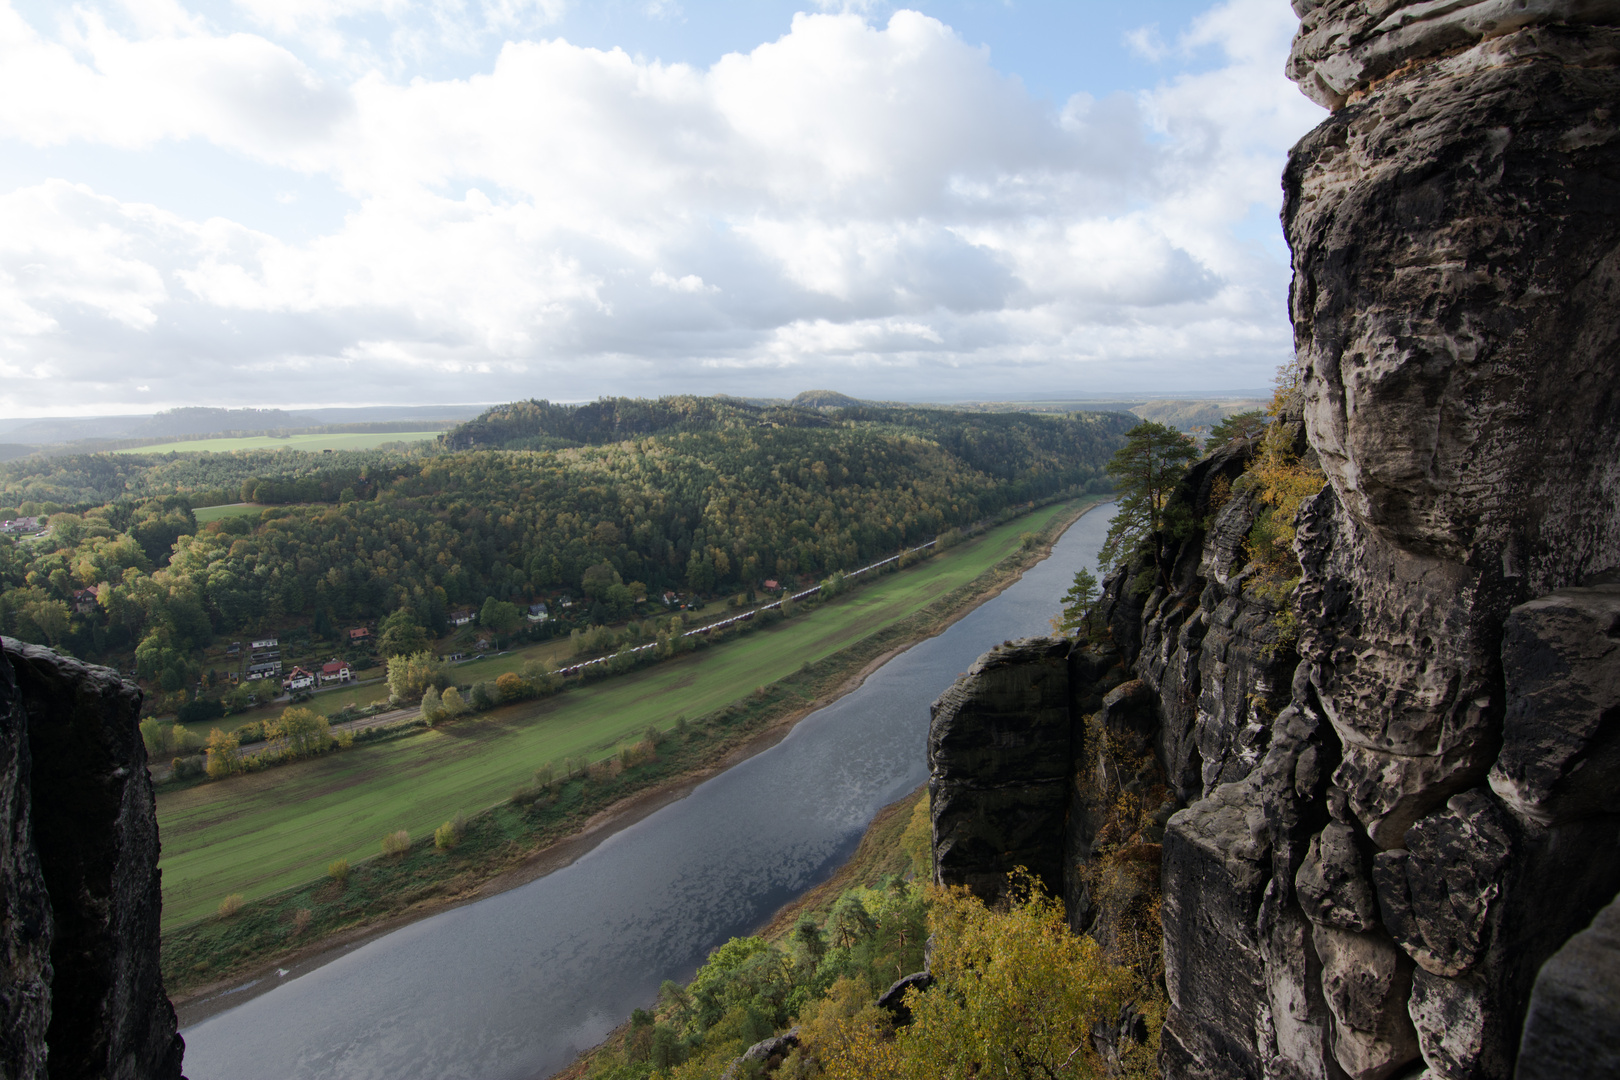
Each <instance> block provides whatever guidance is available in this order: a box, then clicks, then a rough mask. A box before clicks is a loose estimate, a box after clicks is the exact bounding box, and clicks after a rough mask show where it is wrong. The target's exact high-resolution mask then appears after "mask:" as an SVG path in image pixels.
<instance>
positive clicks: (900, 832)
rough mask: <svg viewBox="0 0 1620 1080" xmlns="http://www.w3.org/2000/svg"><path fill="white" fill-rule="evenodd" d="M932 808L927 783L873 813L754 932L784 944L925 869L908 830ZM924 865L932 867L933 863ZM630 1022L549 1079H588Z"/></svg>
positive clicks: (625, 1030)
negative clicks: (851, 850)
mask: <svg viewBox="0 0 1620 1080" xmlns="http://www.w3.org/2000/svg"><path fill="white" fill-rule="evenodd" d="M927 807H928V785H927V784H924V785H922V786H921V787H919V788H917V789H916V790H915V791H913V792H911V793H910V794H909V795H904V796H902V797H901V798H899V799H896V800H895V801H894V802H892V803H890V804H889V805H888V806H885V807H883V808H882V809H881V810H879V811H878V812H877V813H876V814H875V815H873V817H872V820H871V822H870V823H868V824H867V826H866V831H865V832H863V833H862V834H861V840H860V843H859V844H858V845H857V846H856V848H855V854H853V855H851V856H850V857H849V859H848V860H847V861H846V862H845V863H844V864H843V865H842V866H840V867H839V868H838V869H837V870H835V871H833V874H832V876H831V877H829V878H828V879H827V880H826V881H823V882H822V883H821V884H820V885H816V886H814V887H813V888H811V889H810V890H808V891H807V892H805V893H803V894H801V895H799V896H797V897H795V898H794V899H792V900H789V901H788V902H787V903H786V904H783V905H782V906H781V907H780V908H778V909H777V910H776V912H775V913H774V914H773V915H772V916H771V918H770V919H769V920H768V921H767V922H766V923H765V924H764V925H763V926H761V927H760V928H759V929H758V930H756V931H755V932H754V936H755V937H762V938H764V939H765V940H766V941H769V942H772V943H779V942H781V941H782V940H783V939H784V938H786V937H787V936H788V934H789V933H790V932H791V931H792V930H793V927H794V924H796V923H797V922H798V921H799V919H800V917H802V916H804V915H810V916H812V917H814V918H815V920H816V921H817V922H818V923H825V922H826V919H827V914H828V913H829V912H830V911H831V910H832V907H833V905H834V904H835V903H836V902H837V901H838V898H839V897H840V896H842V895H843V894H844V893H845V892H846V891H848V890H849V889H852V888H854V887H855V886H858V885H864V886H867V887H868V888H875V887H877V886H879V885H882V884H883V882H884V881H885V880H887V879H889V878H891V877H899V878H906V879H909V878H911V876H912V874H913V872H914V871H916V870H917V869H919V868H917V867H915V866H914V865H913V864H914V862H915V861H916V860H915V859H914V857H913V855H912V853H911V852H910V851H908V850H907V847H908V846H909V845H908V843H907V840H906V834H907V832H908V831H909V829H910V828H911V827H912V825H913V823H914V822H915V820H916V815H917V814H918V813H919V812H920V813H921V814H922V815H923V819H924V821H925V822H926V819H927V814H928V809H927ZM925 854H927V853H925ZM930 861H931V860H930ZM920 869H922V870H924V871H926V869H927V867H922V868H920ZM919 876H922V875H919ZM629 1027H630V1022H629V1021H628V1020H626V1021H625V1022H624V1023H622V1024H620V1025H619V1026H618V1027H616V1028H614V1029H613V1031H611V1032H610V1033H609V1034H608V1036H607V1037H606V1038H605V1039H603V1040H602V1041H601V1042H600V1043H598V1044H597V1045H596V1046H594V1047H592V1048H591V1049H589V1050H586V1051H584V1052H583V1053H581V1054H580V1055H579V1057H578V1058H576V1059H575V1060H574V1062H573V1064H571V1065H569V1066H568V1067H567V1068H565V1069H563V1070H561V1071H560V1072H557V1073H553V1074H552V1076H551V1077H550V1078H549V1080H582V1078H583V1077H584V1076H585V1075H586V1073H587V1072H588V1071H589V1070H590V1067H591V1065H592V1063H593V1062H594V1061H595V1059H596V1058H597V1057H598V1056H599V1055H600V1054H602V1052H603V1051H605V1050H609V1049H610V1048H611V1047H614V1046H615V1045H618V1044H620V1043H621V1042H622V1040H623V1039H624V1036H625V1033H626V1032H627V1031H628V1030H629Z"/></svg>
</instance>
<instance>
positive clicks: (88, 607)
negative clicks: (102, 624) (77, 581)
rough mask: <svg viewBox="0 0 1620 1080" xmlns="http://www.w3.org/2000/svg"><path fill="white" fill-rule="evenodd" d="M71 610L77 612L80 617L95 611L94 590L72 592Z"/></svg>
mask: <svg viewBox="0 0 1620 1080" xmlns="http://www.w3.org/2000/svg"><path fill="white" fill-rule="evenodd" d="M73 610H74V611H77V612H78V613H79V614H80V615H88V614H90V613H91V612H92V611H94V610H96V590H95V589H75V590H73Z"/></svg>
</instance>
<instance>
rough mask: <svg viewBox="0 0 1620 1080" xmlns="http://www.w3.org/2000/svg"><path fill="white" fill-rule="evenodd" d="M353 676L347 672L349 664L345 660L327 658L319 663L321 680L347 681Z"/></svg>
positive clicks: (329, 681)
mask: <svg viewBox="0 0 1620 1080" xmlns="http://www.w3.org/2000/svg"><path fill="white" fill-rule="evenodd" d="M352 678H354V676H353V675H352V674H351V673H350V672H349V664H348V662H347V661H345V660H328V661H327V662H326V663H324V664H322V665H321V682H323V683H334V682H348V681H349V680H350V679H352Z"/></svg>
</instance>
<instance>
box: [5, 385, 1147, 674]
mask: <svg viewBox="0 0 1620 1080" xmlns="http://www.w3.org/2000/svg"><path fill="white" fill-rule="evenodd" d="M848 411H850V410H846V412H848ZM855 412H856V414H855V415H853V416H851V415H837V416H822V415H818V414H816V413H812V412H808V411H806V410H798V409H792V408H766V409H760V408H755V407H753V406H747V405H738V404H736V403H733V402H729V401H724V400H716V399H696V398H670V399H664V400H661V401H656V402H627V401H624V400H618V401H610V402H598V403H596V404H595V405H592V406H581V407H578V408H568V407H563V406H554V405H549V404H547V403H544V402H526V403H522V404H520V405H516V406H509V407H506V408H504V409H501V410H494V411H492V413H491V414H489V415H487V416H486V417H482V418H480V420H479V421H477V422H475V425H469V426H468V427H469V428H470V429H471V430H473V431H478V432H484V433H490V432H495V431H501V432H502V433H504V434H506V435H507V436H508V437H507V438H504V439H503V440H502V442H503V444H504V445H511V444H512V443H513V442H514V441H519V442H521V441H522V440H526V439H564V438H566V439H567V441H569V442H571V443H574V445H571V446H567V447H564V448H559V449H550V450H526V451H521V450H520V451H512V450H482V449H480V450H461V451H452V450H448V449H441V450H439V451H436V452H427V453H380V452H379V453H373V454H369V455H364V456H362V455H345V454H296V453H293V452H290V451H281V452H278V453H273V454H210V455H177V456H171V455H164V456H162V457H158V458H153V459H142V458H139V457H138V456H131V457H124V458H113V457H112V456H111V455H107V456H101V455H96V456H91V457H87V458H84V459H83V460H80V461H77V462H74V463H70V462H68V461H67V460H66V459H53V460H52V461H50V462H45V463H39V462H35V463H33V464H32V465H31V466H30V467H31V468H34V469H36V470H39V469H45V470H55V471H52V472H48V474H47V475H41V474H38V473H35V474H29V473H27V471H26V470H24V471H23V472H21V473H12V474H10V475H7V476H5V477H3V479H4V480H5V481H6V483H5V487H4V488H0V491H4V492H5V493H6V496H5V497H14V496H15V494H16V493H17V492H18V491H19V490H28V489H30V488H54V489H60V490H70V489H71V490H76V491H79V492H81V493H82V492H89V491H95V490H106V491H109V492H116V494H115V496H114V497H113V498H111V499H109V500H106V501H105V502H103V503H101V504H100V505H91V506H88V507H86V506H85V505H83V503H81V504H80V505H79V506H77V507H76V508H75V509H76V510H77V511H79V512H56V509H55V508H52V509H50V510H47V511H46V512H48V513H49V514H50V529H51V532H50V534H49V535H48V536H46V537H44V538H25V539H16V538H12V537H3V538H0V631H3V632H4V633H7V634H10V635H12V636H16V637H22V638H24V639H27V640H32V641H37V642H41V643H43V644H49V645H53V646H57V647H63V648H68V649H70V650H72V651H74V652H76V653H78V654H80V655H83V656H89V657H95V658H108V657H115V656H117V655H120V654H122V655H125V656H127V655H128V651H129V650H135V653H136V659H137V663H138V665H139V666H140V667H141V669H142V673H143V675H147V676H149V677H153V678H158V679H159V682H160V684H161V685H164V686H165V687H166V688H168V689H174V688H175V686H178V685H180V684H181V683H183V682H184V681H185V679H186V678H187V677H188V676H187V670H188V668H187V665H188V664H189V663H191V661H189V660H188V659H187V658H188V657H194V656H195V655H197V650H199V649H200V648H202V647H204V646H205V645H207V644H208V643H209V642H210V641H211V640H213V638H214V637H216V636H217V635H221V634H229V635H235V636H240V635H242V634H257V633H258V632H259V631H261V630H263V631H266V632H269V631H272V630H275V629H277V628H285V627H292V626H302V627H306V628H310V629H311V630H313V632H315V633H317V634H321V633H327V632H329V631H330V628H333V627H339V626H342V625H344V624H351V625H352V624H354V623H373V622H375V621H377V620H380V619H382V618H383V617H385V616H388V615H390V614H391V613H395V612H399V611H402V610H404V611H407V612H409V613H410V614H411V616H412V618H413V619H414V620H415V622H417V623H418V624H419V625H420V626H421V627H422V628H424V629H426V630H429V631H432V632H433V633H435V634H440V633H444V632H445V631H446V629H447V616H448V614H449V612H451V611H452V610H454V609H455V608H457V607H463V606H479V605H482V604H483V603H484V602H485V601H487V600H490V599H494V600H497V601H510V602H521V603H528V602H532V601H534V600H538V599H542V598H550V597H555V596H556V595H557V594H558V593H560V592H571V593H572V594H573V595H574V596H575V597H576V598H577V597H579V596H580V594H581V593H583V594H584V595H585V597H586V600H587V603H586V604H585V605H584V606H583V608H581V606H580V605H576V608H575V610H576V612H579V611H583V612H584V614H583V615H581V617H588V618H591V619H594V620H597V621H603V620H619V619H624V618H628V617H632V616H634V617H637V618H642V617H644V615H645V611H644V606H645V605H646V604H647V603H648V601H647V600H646V599H644V598H647V597H653V598H656V597H657V596H658V595H659V594H660V593H661V592H662V591H663V590H665V589H676V590H681V591H684V592H687V593H697V594H699V595H704V594H707V595H710V596H713V595H716V594H721V593H727V592H735V591H738V590H741V589H747V588H751V587H757V586H759V585H760V584H761V583H762V582H763V581H764V580H765V579H768V578H777V579H781V580H784V581H790V580H791V581H802V580H812V579H816V578H821V577H824V576H826V575H827V574H830V573H832V572H834V571H838V570H847V569H851V568H853V567H856V566H859V565H862V564H864V563H866V562H870V561H872V560H873V559H874V558H878V557H881V556H883V555H885V554H890V553H892V552H894V551H895V550H896V549H898V548H899V547H901V546H902V545H909V544H915V543H918V542H921V541H923V540H925V539H928V538H930V537H932V536H935V535H937V534H939V533H942V532H945V531H947V530H949V529H951V528H953V527H959V526H964V525H968V524H970V523H972V522H975V521H979V520H982V519H984V518H987V517H990V516H992V515H994V514H997V513H998V512H1000V511H1002V510H1004V509H1006V508H1008V507H1010V506H1014V505H1017V504H1021V503H1026V502H1028V501H1030V500H1032V499H1039V498H1043V497H1046V496H1051V495H1056V494H1059V493H1062V492H1067V491H1093V492H1098V491H1103V490H1106V489H1107V488H1108V486H1109V485H1108V480H1107V477H1106V474H1105V472H1104V466H1105V464H1106V462H1107V460H1108V458H1109V456H1110V455H1111V454H1112V453H1113V451H1114V450H1115V449H1116V448H1117V447H1118V446H1119V445H1121V444H1122V442H1123V434H1124V432H1125V430H1127V429H1128V428H1129V427H1130V426H1131V425H1133V424H1134V423H1135V422H1136V421H1135V418H1134V417H1131V416H1128V415H1110V414H1095V413H1092V414H1081V415H1079V416H1075V417H1026V416H1017V415H984V414H972V415H965V414H953V413H948V412H943V411H934V410H927V409H918V410H898V409H863V410H858V411H855ZM637 428H642V429H652V430H650V431H645V432H643V431H638V432H637V433H636V434H635V436H634V437H624V436H625V434H626V432H627V431H630V430H634V429H637ZM610 432H611V433H613V434H614V435H617V436H619V437H618V438H616V439H611V441H610V437H609V434H608V433H610ZM560 433H567V434H566V435H564V434H560ZM461 438H462V439H463V440H465V439H466V436H465V435H462V436H461ZM581 443H587V444H586V445H580V444H581ZM12 464H13V465H23V464H24V463H12ZM70 464H71V475H70V474H69V472H67V471H64V470H68V469H69V465H70ZM232 485H234V489H233V488H232ZM164 488H170V489H181V490H169V491H167V492H162V490H161V489H164ZM188 490H189V491H191V492H193V493H195V492H207V491H211V490H212V491H216V492H219V491H223V492H224V493H225V494H232V495H235V496H238V497H241V498H243V499H251V500H252V501H254V502H259V503H273V504H280V505H274V506H271V507H270V508H268V509H264V510H263V511H262V512H261V511H258V510H254V511H250V512H248V513H247V514H245V515H237V516H227V517H225V518H222V519H221V520H216V521H212V522H208V523H206V524H199V523H198V522H197V520H196V518H195V517H194V516H193V513H192V509H193V507H194V506H196V505H200V503H197V502H194V501H193V500H192V498H191V496H190V495H188V494H187V491H188ZM140 492H146V493H150V494H146V495H138V494H136V493H140ZM132 496H133V497H132ZM85 501H90V500H85ZM216 501H220V500H219V499H218V498H217V497H216ZM14 505H15V504H13V506H14ZM24 512H25V513H32V512H35V511H32V510H27V509H25V510H24ZM84 590H93V593H92V594H91V598H90V599H89V600H87V599H86V596H85V592H84ZM657 610H663V609H662V607H661V606H660V607H659V608H658V609H657ZM170 684H173V685H170Z"/></svg>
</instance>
